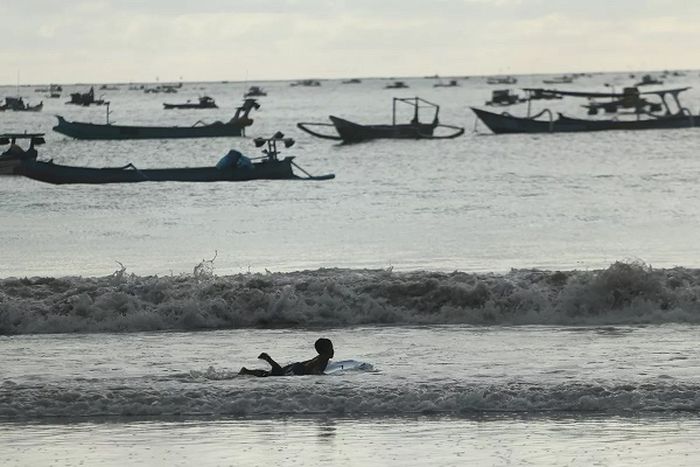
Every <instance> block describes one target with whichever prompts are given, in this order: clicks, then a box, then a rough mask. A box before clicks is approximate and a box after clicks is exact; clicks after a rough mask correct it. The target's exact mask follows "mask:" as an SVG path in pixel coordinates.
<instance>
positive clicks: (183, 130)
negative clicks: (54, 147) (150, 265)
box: [53, 99, 260, 139]
mask: <svg viewBox="0 0 700 467" xmlns="http://www.w3.org/2000/svg"><path fill="white" fill-rule="evenodd" d="M259 108H260V104H258V103H257V101H256V100H255V99H246V100H245V101H244V102H243V105H241V106H240V107H238V108H237V109H236V113H235V115H234V116H233V118H232V119H231V120H229V121H228V122H225V123H224V122H219V121H217V122H214V123H209V124H205V123H203V122H202V121H201V120H199V121H197V122H196V123H195V124H194V125H192V126H134V125H129V126H127V125H113V124H111V123H110V122H109V113H110V112H109V107H108V108H107V123H106V124H97V123H83V122H69V121H68V120H66V119H65V118H63V117H61V116H60V115H57V116H56V118H58V125H56V126H55V127H53V130H54V131H56V132H58V133H62V134H64V135H66V136H70V137H71V138H76V139H168V138H216V137H221V136H244V135H245V128H246V127H249V126H250V125H252V124H253V119H252V118H249V117H248V114H249V113H250V111H251V110H252V109H259Z"/></svg>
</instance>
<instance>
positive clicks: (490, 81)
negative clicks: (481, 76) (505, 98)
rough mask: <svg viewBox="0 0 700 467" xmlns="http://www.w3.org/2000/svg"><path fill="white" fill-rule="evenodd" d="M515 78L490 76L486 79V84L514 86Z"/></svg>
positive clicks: (516, 80)
mask: <svg viewBox="0 0 700 467" xmlns="http://www.w3.org/2000/svg"><path fill="white" fill-rule="evenodd" d="M517 82H518V79H517V78H514V77H512V76H491V77H489V78H486V84H516V83H517Z"/></svg>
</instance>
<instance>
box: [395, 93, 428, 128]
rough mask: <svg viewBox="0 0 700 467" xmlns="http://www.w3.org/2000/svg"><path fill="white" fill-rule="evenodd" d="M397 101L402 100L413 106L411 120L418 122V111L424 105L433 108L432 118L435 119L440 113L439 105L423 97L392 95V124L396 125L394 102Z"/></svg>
mask: <svg viewBox="0 0 700 467" xmlns="http://www.w3.org/2000/svg"><path fill="white" fill-rule="evenodd" d="M397 102H403V103H404V104H408V105H410V106H412V107H413V109H414V111H413V120H415V121H416V122H418V111H419V109H420V108H426V107H431V108H433V109H435V115H434V116H433V119H434V120H437V117H438V114H439V113H440V106H439V105H438V104H436V103H434V102H430V101H428V100H425V99H423V98H422V97H418V96H415V97H394V99H393V101H392V108H391V124H392V126H396V103H397ZM421 103H422V104H425V105H421Z"/></svg>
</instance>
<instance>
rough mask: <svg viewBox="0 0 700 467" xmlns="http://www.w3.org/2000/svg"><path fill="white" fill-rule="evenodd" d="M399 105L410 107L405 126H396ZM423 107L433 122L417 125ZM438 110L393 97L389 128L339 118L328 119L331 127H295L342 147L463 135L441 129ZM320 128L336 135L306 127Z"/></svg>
mask: <svg viewBox="0 0 700 467" xmlns="http://www.w3.org/2000/svg"><path fill="white" fill-rule="evenodd" d="M398 103H403V104H408V105H410V106H412V107H413V119H412V120H411V121H410V122H409V123H402V124H399V123H396V104H398ZM424 107H429V108H432V109H434V110H435V114H434V116H433V121H432V122H431V123H421V122H420V121H419V119H418V114H419V110H420V109H421V108H424ZM439 113H440V106H439V105H437V104H434V103H432V102H429V101H426V100H425V99H421V98H420V97H409V98H406V97H394V100H393V106H392V119H391V124H390V125H362V124H360V123H354V122H351V121H350V120H345V119H343V118H340V117H335V116H333V115H330V116H329V117H328V118H330V119H331V122H332V123H313V122H300V123H297V127H298V128H299V129H300V130H303V131H305V132H307V133H309V134H310V135H313V136H316V137H318V138H324V139H332V140H337V141H342V142H344V143H357V142H360V141H368V140H372V139H378V138H387V139H446V138H456V137H458V136H460V135H462V134H463V133H464V128H461V127H457V126H452V125H443V124H441V123H440V121H439V119H438V114H439ZM314 126H324V127H334V128H335V130H336V131H337V133H338V134H337V135H329V134H324V133H319V132H317V131H314V130H312V129H311V128H310V127H314ZM437 128H448V129H451V130H454V132H453V133H450V134H447V135H436V134H435V133H434V132H435V130H436V129H437Z"/></svg>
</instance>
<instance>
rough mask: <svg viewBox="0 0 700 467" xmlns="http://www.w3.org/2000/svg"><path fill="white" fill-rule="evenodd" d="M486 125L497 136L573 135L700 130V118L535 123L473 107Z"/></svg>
mask: <svg viewBox="0 0 700 467" xmlns="http://www.w3.org/2000/svg"><path fill="white" fill-rule="evenodd" d="M472 110H473V111H474V113H475V114H476V116H477V117H479V119H480V120H481V121H482V122H484V124H485V125H486V126H487V127H488V128H489V130H491V131H492V132H494V133H496V134H507V133H571V132H582V131H608V130H655V129H670V128H693V127H697V126H700V116H692V115H674V116H670V117H661V118H654V119H645V120H585V119H577V118H569V117H565V116H563V115H561V114H560V115H559V117H558V118H557V119H556V120H552V121H551V122H550V121H548V120H535V119H530V118H522V117H514V116H513V115H509V114H497V113H493V112H487V111H485V110H481V109H477V108H474V107H472Z"/></svg>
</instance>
